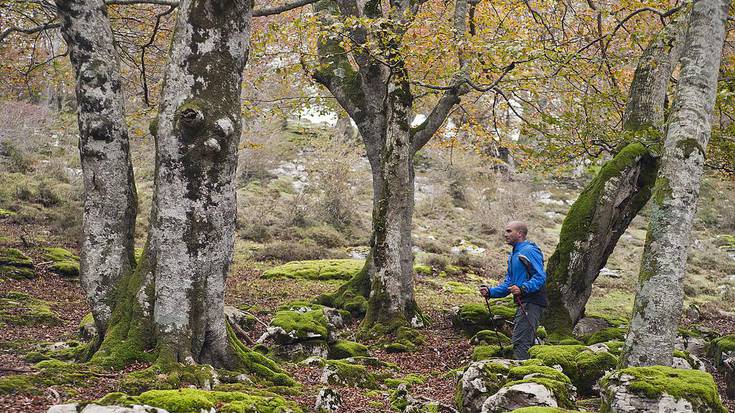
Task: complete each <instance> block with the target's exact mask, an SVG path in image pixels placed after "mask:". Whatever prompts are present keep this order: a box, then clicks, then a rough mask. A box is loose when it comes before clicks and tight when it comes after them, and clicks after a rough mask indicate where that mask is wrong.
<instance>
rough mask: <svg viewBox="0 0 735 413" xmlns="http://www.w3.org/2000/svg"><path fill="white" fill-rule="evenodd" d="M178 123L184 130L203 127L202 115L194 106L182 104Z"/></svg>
mask: <svg viewBox="0 0 735 413" xmlns="http://www.w3.org/2000/svg"><path fill="white" fill-rule="evenodd" d="M179 122H180V125H181V126H182V127H183V128H184V129H189V130H196V129H199V128H200V127H201V126H202V125H204V113H203V112H202V111H201V109H199V107H198V106H197V105H195V104H191V103H187V104H184V105H182V106H181V108H180V109H179Z"/></svg>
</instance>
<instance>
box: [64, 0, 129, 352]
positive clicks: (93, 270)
mask: <svg viewBox="0 0 735 413" xmlns="http://www.w3.org/2000/svg"><path fill="white" fill-rule="evenodd" d="M56 5H57V8H58V12H59V16H60V17H61V21H62V27H61V31H62V34H63V36H64V39H65V40H66V42H67V45H68V47H69V52H70V58H71V62H72V65H73V67H74V72H75V75H76V96H77V116H78V121H79V133H80V139H79V153H80V157H81V163H82V171H83V176H84V216H83V224H82V226H83V234H84V235H83V239H82V252H81V262H80V266H81V282H82V287H83V288H84V290H85V292H86V294H87V300H88V302H89V305H90V307H91V308H92V314H93V316H94V320H95V325H96V326H97V331H98V334H99V338H102V337H104V335H105V332H106V331H107V327H108V324H109V321H110V317H111V314H112V308H113V306H114V302H115V286H116V285H117V283H118V282H119V281H120V280H121V279H122V277H123V276H125V275H129V274H130V273H131V272H132V270H133V268H134V266H135V259H134V256H133V245H134V244H133V242H134V231H135V216H136V208H137V199H136V192H135V181H134V180H133V166H132V163H131V161H130V151H129V143H128V130H127V125H126V123H125V108H124V100H123V91H122V84H121V81H120V74H119V73H120V72H119V64H118V56H117V52H116V51H115V48H114V43H113V37H112V28H111V26H110V20H109V18H108V17H107V11H106V7H105V4H104V2H103V1H102V0H90V1H69V0H63V1H61V0H60V1H57V2H56Z"/></svg>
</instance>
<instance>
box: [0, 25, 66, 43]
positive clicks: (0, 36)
mask: <svg viewBox="0 0 735 413" xmlns="http://www.w3.org/2000/svg"><path fill="white" fill-rule="evenodd" d="M59 27H61V23H55V22H54V21H53V20H52V21H50V22H47V23H44V24H41V25H38V26H36V27H30V28H22V27H8V28H7V29H5V30H3V31H2V32H0V43H2V41H3V40H5V38H6V37H8V35H9V34H10V33H24V34H34V33H38V32H42V31H44V30H49V29H58V28H59Z"/></svg>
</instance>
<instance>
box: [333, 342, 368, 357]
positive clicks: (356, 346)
mask: <svg viewBox="0 0 735 413" xmlns="http://www.w3.org/2000/svg"><path fill="white" fill-rule="evenodd" d="M369 355H370V354H369V351H368V348H367V346H365V345H364V344H360V343H356V342H354V341H348V340H337V342H335V343H334V344H332V345H330V346H329V358H331V359H344V358H348V357H355V356H369Z"/></svg>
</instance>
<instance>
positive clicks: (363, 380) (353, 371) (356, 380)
mask: <svg viewBox="0 0 735 413" xmlns="http://www.w3.org/2000/svg"><path fill="white" fill-rule="evenodd" d="M348 360H349V359H348ZM348 360H346V361H341V360H327V361H326V362H325V366H324V370H322V377H321V382H322V383H324V384H329V385H333V386H353V387H362V388H367V389H375V388H377V387H378V382H377V380H376V378H375V375H374V374H372V373H370V372H369V371H368V369H367V368H366V367H365V366H361V365H359V364H355V363H351V362H349V361H348Z"/></svg>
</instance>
